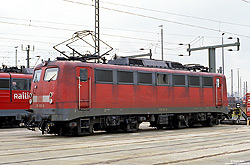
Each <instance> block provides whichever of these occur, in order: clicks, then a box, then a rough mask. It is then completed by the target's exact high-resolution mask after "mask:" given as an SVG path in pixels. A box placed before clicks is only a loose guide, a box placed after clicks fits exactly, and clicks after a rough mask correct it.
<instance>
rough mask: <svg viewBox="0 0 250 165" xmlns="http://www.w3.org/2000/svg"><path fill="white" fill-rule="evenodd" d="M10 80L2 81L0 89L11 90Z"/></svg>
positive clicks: (0, 81) (0, 80)
mask: <svg viewBox="0 0 250 165" xmlns="http://www.w3.org/2000/svg"><path fill="white" fill-rule="evenodd" d="M9 88H10V79H0V89H9Z"/></svg>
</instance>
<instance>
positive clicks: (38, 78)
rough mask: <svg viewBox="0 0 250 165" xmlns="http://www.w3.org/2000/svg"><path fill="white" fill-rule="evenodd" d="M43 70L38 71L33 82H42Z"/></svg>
mask: <svg viewBox="0 0 250 165" xmlns="http://www.w3.org/2000/svg"><path fill="white" fill-rule="evenodd" d="M41 73H42V69H39V70H36V71H35V73H34V76H33V82H38V81H40V77H41Z"/></svg>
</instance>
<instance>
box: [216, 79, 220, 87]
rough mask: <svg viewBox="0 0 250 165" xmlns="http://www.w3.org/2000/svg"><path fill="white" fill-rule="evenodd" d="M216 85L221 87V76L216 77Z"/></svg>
mask: <svg viewBox="0 0 250 165" xmlns="http://www.w3.org/2000/svg"><path fill="white" fill-rule="evenodd" d="M216 87H217V88H219V87H220V79H219V78H217V79H216Z"/></svg>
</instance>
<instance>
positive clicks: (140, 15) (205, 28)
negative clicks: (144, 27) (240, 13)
mask: <svg viewBox="0 0 250 165" xmlns="http://www.w3.org/2000/svg"><path fill="white" fill-rule="evenodd" d="M63 1H65V2H70V3H76V4H80V5H87V6H93V5H91V4H87V3H82V2H76V1H71V0H63ZM100 8H102V9H106V10H110V11H115V12H119V13H124V14H129V15H134V16H138V17H143V18H148V19H153V20H158V21H163V22H168V23H174V24H178V25H182V26H189V27H193V28H199V29H204V30H209V31H214V32H220V33H221V32H224V33H227V34H231V35H237V36H240V37H246V38H250V36H247V35H242V34H237V33H232V32H229V31H222V30H219V29H214V28H208V27H204V26H199V25H194V24H188V23H183V22H178V21H173V20H168V19H163V18H156V17H153V16H149V15H143V14H138V13H133V12H129V11H122V10H118V9H111V8H108V7H100Z"/></svg>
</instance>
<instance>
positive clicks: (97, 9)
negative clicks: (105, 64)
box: [95, 0, 100, 62]
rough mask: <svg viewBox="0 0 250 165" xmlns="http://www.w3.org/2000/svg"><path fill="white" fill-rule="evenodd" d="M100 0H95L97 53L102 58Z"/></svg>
mask: <svg viewBox="0 0 250 165" xmlns="http://www.w3.org/2000/svg"><path fill="white" fill-rule="evenodd" d="M99 16H100V15H99V0H95V55H97V56H98V62H99V58H100V41H99V39H100V20H99Z"/></svg>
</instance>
